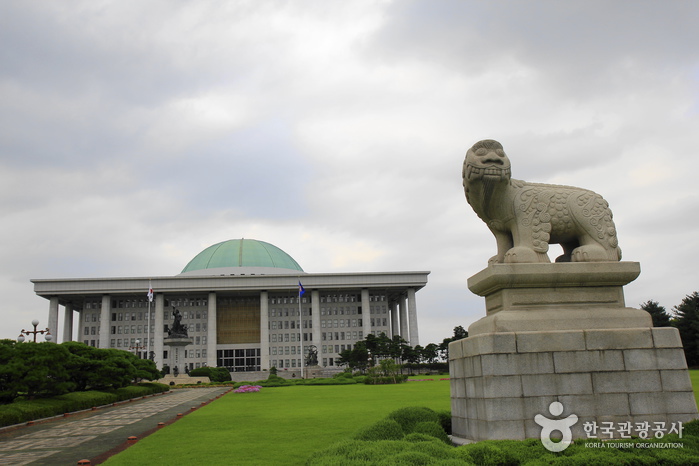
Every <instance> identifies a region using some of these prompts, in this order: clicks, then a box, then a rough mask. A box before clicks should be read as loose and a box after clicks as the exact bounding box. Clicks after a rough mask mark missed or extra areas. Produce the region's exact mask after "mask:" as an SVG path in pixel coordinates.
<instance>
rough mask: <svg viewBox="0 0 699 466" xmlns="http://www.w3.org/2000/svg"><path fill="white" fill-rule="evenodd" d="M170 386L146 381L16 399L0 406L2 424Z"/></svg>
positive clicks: (98, 404) (147, 392)
mask: <svg viewBox="0 0 699 466" xmlns="http://www.w3.org/2000/svg"><path fill="white" fill-rule="evenodd" d="M167 390H169V387H168V386H167V385H163V384H159V383H143V384H138V385H134V386H130V387H123V388H118V389H114V390H107V391H86V392H73V393H66V394H64V395H59V396H56V397H53V398H37V399H34V400H21V401H16V402H14V403H11V404H8V405H3V406H0V427H1V426H9V425H13V424H19V423H22V422H27V421H32V420H35V419H42V418H46V417H51V416H58V415H61V414H63V413H69V412H73V411H80V410H83V409H90V408H92V407H93V406H103V405H107V404H110V403H114V402H117V401H123V400H128V399H131V398H138V397H140V396H146V395H151V394H153V393H161V392H165V391H167Z"/></svg>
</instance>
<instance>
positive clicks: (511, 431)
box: [479, 420, 525, 440]
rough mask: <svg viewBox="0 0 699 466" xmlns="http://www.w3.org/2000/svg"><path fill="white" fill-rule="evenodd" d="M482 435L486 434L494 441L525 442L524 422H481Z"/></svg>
mask: <svg viewBox="0 0 699 466" xmlns="http://www.w3.org/2000/svg"><path fill="white" fill-rule="evenodd" d="M479 424H480V431H481V435H483V432H485V435H486V437H480V438H487V439H493V440H524V439H525V436H524V421H522V420H502V421H488V422H483V421H480V422H479Z"/></svg>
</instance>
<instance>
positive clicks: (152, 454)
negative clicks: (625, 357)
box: [105, 370, 699, 466]
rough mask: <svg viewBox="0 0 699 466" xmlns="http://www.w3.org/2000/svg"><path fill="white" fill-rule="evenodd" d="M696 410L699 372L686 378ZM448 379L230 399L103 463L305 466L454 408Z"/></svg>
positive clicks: (271, 391)
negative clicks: (383, 425)
mask: <svg viewBox="0 0 699 466" xmlns="http://www.w3.org/2000/svg"><path fill="white" fill-rule="evenodd" d="M689 375H690V378H691V381H692V385H693V387H694V393H695V397H696V398H697V403H698V404H699V396H698V395H699V370H691V371H689ZM443 377H444V376H425V377H416V378H424V379H430V378H431V379H434V381H433V382H410V383H406V384H401V385H372V386H369V385H362V384H359V385H337V386H313V387H304V386H292V387H281V388H263V389H262V391H261V392H259V393H243V394H233V393H231V394H228V395H226V396H225V397H223V398H221V399H220V400H217V401H216V402H214V403H211V404H210V405H207V406H206V407H204V408H201V409H200V410H198V411H197V412H195V413H193V414H191V415H188V416H185V417H184V418H183V419H182V420H180V421H178V422H176V423H174V424H172V425H170V426H168V427H167V428H165V429H162V430H159V431H157V432H156V433H154V434H153V435H151V436H149V437H147V438H145V439H143V440H141V441H139V442H138V443H137V444H136V445H134V446H132V447H130V448H129V449H127V450H126V451H124V452H122V453H120V454H119V455H117V456H115V457H112V458H111V459H110V460H108V461H107V462H106V463H105V464H107V465H109V466H114V465H129V466H131V465H141V464H148V465H161V464H162V465H166V464H167V465H180V464H182V465H184V464H187V465H189V464H200V463H201V464H204V463H205V464H211V465H218V464H236V465H244V464H255V465H258V464H259V465H275V464H284V465H294V464H304V463H305V461H306V460H307V459H308V458H309V456H311V454H313V453H314V452H316V451H318V450H322V449H324V448H327V447H329V446H331V445H333V444H335V443H337V442H340V441H342V440H346V439H348V438H350V437H352V436H354V435H355V434H356V433H357V432H359V431H360V430H362V429H364V428H367V427H368V426H370V425H372V424H374V423H376V422H378V421H379V420H381V419H383V418H385V417H386V416H387V415H388V414H389V413H390V412H392V411H395V410H396V409H399V408H403V407H406V406H425V407H428V408H432V409H434V410H438V411H439V410H448V409H449V408H450V406H449V405H450V398H449V382H448V381H440V380H439V379H440V378H443Z"/></svg>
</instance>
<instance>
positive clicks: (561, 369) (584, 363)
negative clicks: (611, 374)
mask: <svg viewBox="0 0 699 466" xmlns="http://www.w3.org/2000/svg"><path fill="white" fill-rule="evenodd" d="M553 362H554V367H555V371H556V373H566V372H596V371H622V370H624V358H623V354H622V352H621V351H618V350H606V351H601V350H597V351H589V350H588V351H562V352H556V353H553Z"/></svg>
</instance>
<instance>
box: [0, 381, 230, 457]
mask: <svg viewBox="0 0 699 466" xmlns="http://www.w3.org/2000/svg"><path fill="white" fill-rule="evenodd" d="M229 390H230V387H222V388H221V387H219V388H185V389H178V390H172V391H171V392H169V393H165V394H162V395H159V396H153V397H147V398H145V399H139V400H136V401H132V402H126V403H120V404H118V405H117V406H113V407H107V408H103V409H98V410H96V411H83V412H80V413H76V414H72V415H70V416H68V417H63V418H57V419H54V420H50V421H47V422H41V423H37V424H35V425H31V426H23V427H19V428H17V429H12V430H9V431H4V432H3V431H0V465H9V464H12V465H22V464H31V465H50V466H62V465H66V466H68V465H70V466H75V465H77V464H78V461H80V460H84V459H88V460H91V464H93V465H94V464H99V463H100V462H101V461H104V460H105V459H106V458H107V456H108V455H106V453H107V452H110V451H111V450H114V449H119V448H120V447H122V448H123V446H124V445H125V443H126V442H127V439H128V438H129V437H131V436H135V437H138V438H142V437H143V436H144V434H146V435H147V434H148V433H150V432H151V431H153V430H155V429H157V428H158V423H159V422H165V423H168V422H170V421H173V420H174V419H176V418H177V414H178V413H185V414H186V413H188V412H191V411H192V409H191V408H198V407H200V406H201V405H202V403H206V402H208V401H210V400H212V399H214V398H215V397H216V396H218V395H221V394H223V393H225V392H227V391H229Z"/></svg>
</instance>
